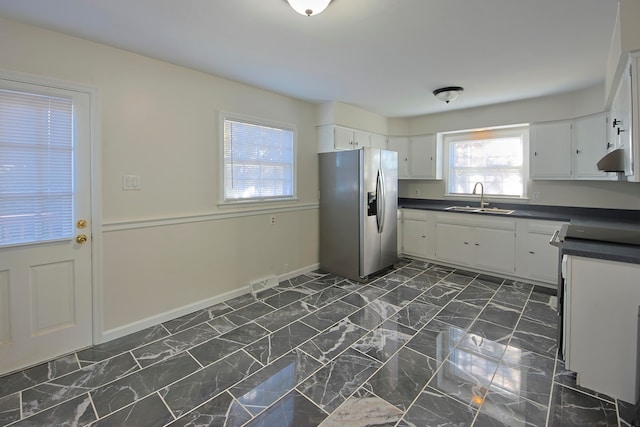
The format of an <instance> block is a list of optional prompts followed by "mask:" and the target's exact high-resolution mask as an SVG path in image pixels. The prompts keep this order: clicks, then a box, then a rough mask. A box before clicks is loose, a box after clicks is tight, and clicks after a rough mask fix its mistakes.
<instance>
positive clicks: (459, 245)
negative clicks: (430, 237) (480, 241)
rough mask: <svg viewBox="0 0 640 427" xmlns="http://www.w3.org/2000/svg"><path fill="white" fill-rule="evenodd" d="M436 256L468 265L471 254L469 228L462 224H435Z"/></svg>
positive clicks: (471, 244) (471, 245)
mask: <svg viewBox="0 0 640 427" xmlns="http://www.w3.org/2000/svg"><path fill="white" fill-rule="evenodd" d="M435 229H436V258H438V259H441V260H444V261H449V262H452V263H455V264H460V265H469V264H470V261H471V259H472V255H473V242H472V239H471V235H470V233H471V229H470V228H469V227H467V226H464V225H456V224H443V223H439V224H436V227H435Z"/></svg>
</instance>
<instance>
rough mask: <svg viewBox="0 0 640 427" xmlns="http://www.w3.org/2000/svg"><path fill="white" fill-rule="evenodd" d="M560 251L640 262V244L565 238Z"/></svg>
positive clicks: (589, 256) (620, 260)
mask: <svg viewBox="0 0 640 427" xmlns="http://www.w3.org/2000/svg"><path fill="white" fill-rule="evenodd" d="M562 253H563V254H565V255H576V256H581V257H586V258H596V259H603V260H608V261H618V262H629V263H632V264H640V246H637V245H620V244H616V243H606V242H595V241H593V240H580V239H566V240H565V241H564V242H563V243H562Z"/></svg>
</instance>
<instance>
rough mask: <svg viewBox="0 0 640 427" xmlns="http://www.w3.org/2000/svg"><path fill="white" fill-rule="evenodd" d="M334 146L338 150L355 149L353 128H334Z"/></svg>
mask: <svg viewBox="0 0 640 427" xmlns="http://www.w3.org/2000/svg"><path fill="white" fill-rule="evenodd" d="M333 147H334V148H335V149H336V150H351V149H353V148H354V146H353V130H352V129H347V128H341V127H335V128H333Z"/></svg>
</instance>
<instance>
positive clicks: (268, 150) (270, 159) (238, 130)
mask: <svg viewBox="0 0 640 427" xmlns="http://www.w3.org/2000/svg"><path fill="white" fill-rule="evenodd" d="M294 158H295V156H294V133H293V131H292V130H291V129H284V128H278V127H273V126H264V125H259V124H255V123H250V122H245V121H240V120H231V119H228V118H225V120H224V177H223V180H224V201H225V202H234V201H252V200H255V201H257V200H270V199H283V198H292V197H293V196H294Z"/></svg>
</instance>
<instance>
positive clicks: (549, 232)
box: [516, 220, 562, 285]
mask: <svg viewBox="0 0 640 427" xmlns="http://www.w3.org/2000/svg"><path fill="white" fill-rule="evenodd" d="M561 225H562V223H560V222H555V221H530V220H519V221H518V231H517V238H516V274H517V275H518V276H520V277H523V278H526V279H530V280H536V281H540V282H546V283H549V284H553V285H556V284H557V283H558V261H559V259H558V248H557V247H556V246H551V245H550V244H549V240H551V237H552V236H553V233H554V232H555V231H556V230H559V229H560V227H561Z"/></svg>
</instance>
